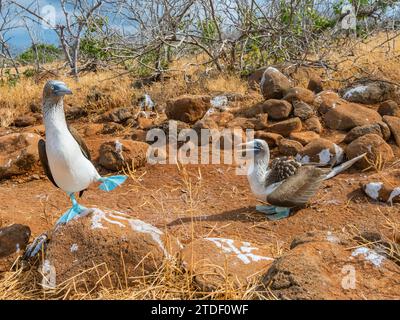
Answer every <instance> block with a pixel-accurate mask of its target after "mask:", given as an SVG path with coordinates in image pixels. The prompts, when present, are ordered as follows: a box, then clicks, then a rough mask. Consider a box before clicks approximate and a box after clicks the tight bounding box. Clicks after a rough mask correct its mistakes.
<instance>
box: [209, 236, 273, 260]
mask: <svg viewBox="0 0 400 320" xmlns="http://www.w3.org/2000/svg"><path fill="white" fill-rule="evenodd" d="M206 240H208V241H211V242H213V243H214V244H215V245H216V246H217V247H218V248H220V249H222V251H223V252H225V253H231V254H235V255H236V256H237V258H238V259H240V260H241V261H242V262H243V263H244V264H249V263H251V262H259V261H261V260H270V261H272V260H274V259H273V258H270V257H265V256H259V255H256V254H254V253H253V251H255V250H258V248H256V247H252V246H251V244H250V243H249V242H242V245H241V246H240V247H239V248H238V247H236V246H235V240H232V239H225V238H206Z"/></svg>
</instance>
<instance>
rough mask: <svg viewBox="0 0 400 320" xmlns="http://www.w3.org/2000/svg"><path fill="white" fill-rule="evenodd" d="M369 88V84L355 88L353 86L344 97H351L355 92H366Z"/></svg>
mask: <svg viewBox="0 0 400 320" xmlns="http://www.w3.org/2000/svg"><path fill="white" fill-rule="evenodd" d="M367 90H368V86H358V87H355V88H352V89H350V90H348V91H347V92H346V93H345V94H344V95H343V98H345V99H350V98H351V97H352V96H353V95H354V94H357V93H364V92H365V91H367Z"/></svg>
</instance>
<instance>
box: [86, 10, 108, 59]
mask: <svg viewBox="0 0 400 320" xmlns="http://www.w3.org/2000/svg"><path fill="white" fill-rule="evenodd" d="M107 26H108V17H98V18H95V19H92V20H91V21H90V22H89V24H88V28H87V29H86V32H85V34H84V36H83V38H82V40H81V43H80V52H81V55H82V57H83V58H86V59H93V60H108V59H109V58H111V56H112V54H111V52H110V51H108V50H107V39H105V38H104V37H103V35H102V34H103V33H102V31H103V29H105V28H107Z"/></svg>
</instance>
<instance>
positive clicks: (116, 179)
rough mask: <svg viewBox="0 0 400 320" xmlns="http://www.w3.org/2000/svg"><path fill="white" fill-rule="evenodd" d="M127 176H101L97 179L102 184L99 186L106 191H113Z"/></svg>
mask: <svg viewBox="0 0 400 320" xmlns="http://www.w3.org/2000/svg"><path fill="white" fill-rule="evenodd" d="M127 178H128V177H127V176H111V177H101V178H100V179H99V181H101V182H102V184H101V185H100V187H99V188H100V189H101V190H103V191H107V192H109V191H113V190H114V189H115V188H116V187H118V186H120V185H121V184H123V183H124V182H125V180H126V179H127Z"/></svg>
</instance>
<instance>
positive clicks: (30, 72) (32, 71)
mask: <svg viewBox="0 0 400 320" xmlns="http://www.w3.org/2000/svg"><path fill="white" fill-rule="evenodd" d="M36 73H37V71H36V70H35V69H32V68H29V69H26V70H25V71H24V72H23V75H24V76H25V77H26V78H32V77H34V76H35V75H36Z"/></svg>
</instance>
